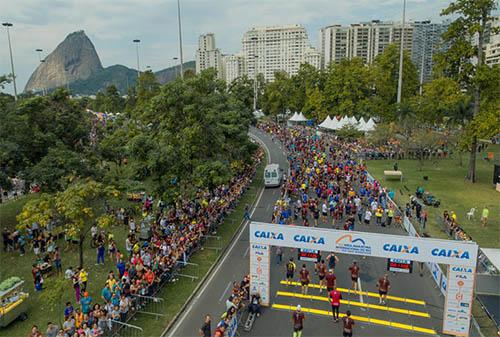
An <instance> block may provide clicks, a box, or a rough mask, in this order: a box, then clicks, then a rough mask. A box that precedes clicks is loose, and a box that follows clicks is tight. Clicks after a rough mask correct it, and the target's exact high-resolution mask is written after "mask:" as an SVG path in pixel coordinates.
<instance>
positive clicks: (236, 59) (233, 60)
mask: <svg viewBox="0 0 500 337" xmlns="http://www.w3.org/2000/svg"><path fill="white" fill-rule="evenodd" d="M244 74H246V67H245V58H244V57H243V55H242V54H234V55H223V56H222V78H223V79H224V80H225V81H226V83H228V84H229V83H231V82H232V81H234V80H235V79H237V78H238V77H241V76H243V75H244Z"/></svg>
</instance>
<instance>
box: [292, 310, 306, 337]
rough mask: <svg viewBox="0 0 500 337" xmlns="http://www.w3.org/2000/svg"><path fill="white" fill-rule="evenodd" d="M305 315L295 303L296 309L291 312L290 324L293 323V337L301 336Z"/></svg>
mask: <svg viewBox="0 0 500 337" xmlns="http://www.w3.org/2000/svg"><path fill="white" fill-rule="evenodd" d="M305 319H306V317H305V316H304V313H303V312H302V308H301V307H300V304H299V305H297V310H295V311H294V313H293V314H292V324H293V337H301V336H302V329H304V320H305Z"/></svg>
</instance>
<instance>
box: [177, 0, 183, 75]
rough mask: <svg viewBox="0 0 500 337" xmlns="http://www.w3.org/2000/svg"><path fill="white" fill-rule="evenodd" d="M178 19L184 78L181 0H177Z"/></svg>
mask: <svg viewBox="0 0 500 337" xmlns="http://www.w3.org/2000/svg"><path fill="white" fill-rule="evenodd" d="M177 21H178V23H179V50H180V57H181V60H180V61H181V78H184V69H183V66H182V64H183V63H184V58H183V56H182V25H181V2H180V0H177Z"/></svg>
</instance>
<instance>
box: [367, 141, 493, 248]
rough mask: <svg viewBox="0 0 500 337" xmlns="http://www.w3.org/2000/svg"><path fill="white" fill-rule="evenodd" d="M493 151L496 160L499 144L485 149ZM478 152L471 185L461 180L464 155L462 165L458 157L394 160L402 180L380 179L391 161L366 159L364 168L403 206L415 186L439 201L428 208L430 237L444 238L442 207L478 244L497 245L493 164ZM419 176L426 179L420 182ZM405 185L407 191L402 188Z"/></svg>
mask: <svg viewBox="0 0 500 337" xmlns="http://www.w3.org/2000/svg"><path fill="white" fill-rule="evenodd" d="M492 150H493V151H494V152H495V159H496V160H499V159H500V145H496V146H490V149H489V151H492ZM483 157H484V153H481V154H480V155H478V160H477V182H476V183H475V184H471V183H469V182H468V181H466V180H465V179H464V177H465V176H466V173H467V160H468V157H467V156H464V157H463V166H460V165H459V159H458V158H450V159H443V160H429V161H425V162H424V165H423V167H422V168H421V167H420V164H419V162H418V161H417V160H400V161H398V165H399V169H400V170H401V171H402V172H403V177H404V179H403V182H402V183H401V182H399V181H394V180H388V181H384V179H383V176H384V170H392V166H393V164H394V161H393V160H372V161H368V162H367V166H368V171H369V172H370V173H371V174H372V175H373V176H374V177H375V178H376V179H378V180H380V181H381V182H382V185H383V186H387V187H389V188H391V189H394V190H395V191H396V202H397V203H398V204H399V205H400V206H404V205H405V203H406V202H408V201H409V195H410V194H414V193H415V190H416V189H417V187H418V186H423V187H424V189H425V191H429V192H431V193H433V194H434V195H435V196H436V197H437V198H438V199H440V200H441V206H440V207H439V208H434V207H429V221H428V224H429V225H428V228H427V231H428V233H429V234H430V235H431V236H432V237H440V238H447V236H446V234H445V233H444V232H443V231H442V230H441V224H440V218H441V216H442V213H443V211H444V210H448V211H455V213H456V214H457V220H458V223H459V224H460V225H461V226H462V228H464V230H465V231H466V232H467V233H468V234H469V235H470V236H471V237H472V239H473V240H474V241H476V242H477V243H478V244H479V245H480V246H481V247H488V248H500V240H498V238H499V237H500V193H499V192H497V191H495V189H494V188H493V184H492V179H493V163H491V162H486V161H484V160H483V159H482V158H483ZM423 176H428V177H429V180H428V181H424V180H423ZM405 187H407V188H408V189H409V191H408V190H407V189H406V188H405ZM485 205H487V206H488V208H489V210H490V215H489V221H488V226H487V228H486V229H484V228H483V227H482V226H481V211H482V209H483V207H484V206H485ZM472 207H475V208H476V214H475V219H471V220H468V219H467V215H466V214H467V212H469V210H470V209H471V208H472Z"/></svg>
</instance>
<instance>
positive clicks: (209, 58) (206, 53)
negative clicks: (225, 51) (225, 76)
mask: <svg viewBox="0 0 500 337" xmlns="http://www.w3.org/2000/svg"><path fill="white" fill-rule="evenodd" d="M221 58H222V55H221V52H220V50H219V49H217V48H216V47H215V35H214V34H213V33H208V34H203V35H200V37H199V38H198V49H197V50H196V73H197V74H199V73H200V72H202V71H203V70H205V69H208V68H215V69H216V70H217V75H218V76H219V78H222V69H221V61H222V60H221Z"/></svg>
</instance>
